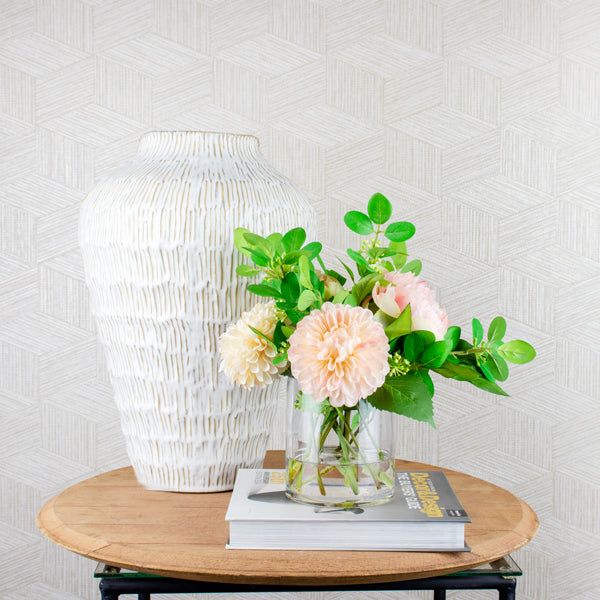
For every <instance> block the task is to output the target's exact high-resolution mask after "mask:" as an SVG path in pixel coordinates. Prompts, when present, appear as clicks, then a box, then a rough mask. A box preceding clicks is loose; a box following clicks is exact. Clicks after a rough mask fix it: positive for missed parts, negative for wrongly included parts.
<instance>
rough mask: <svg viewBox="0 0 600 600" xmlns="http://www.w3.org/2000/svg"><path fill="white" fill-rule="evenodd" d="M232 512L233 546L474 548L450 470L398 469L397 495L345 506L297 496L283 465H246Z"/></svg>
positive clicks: (437, 549)
mask: <svg viewBox="0 0 600 600" xmlns="http://www.w3.org/2000/svg"><path fill="white" fill-rule="evenodd" d="M225 518H226V519H227V520H228V521H229V543H228V545H227V547H228V548H256V549H273V550H275V549H277V550H279V549H294V550H392V551H393V550H403V551H406V550H412V551H421V552H457V551H458V552H464V551H469V550H470V548H469V547H468V546H466V544H465V523H470V522H471V519H470V518H469V517H468V515H467V513H466V512H465V510H464V509H463V507H462V505H461V504H460V502H459V501H458V498H457V497H456V495H455V493H454V491H453V490H452V487H451V486H450V483H449V482H448V479H447V478H446V475H445V474H444V473H443V472H442V471H397V472H396V487H395V493H394V496H393V498H392V499H391V500H390V501H388V502H386V503H384V504H377V505H374V506H364V507H359V508H337V507H318V506H312V505H308V504H299V503H297V502H294V501H292V500H289V499H288V498H287V497H286V495H285V472H284V471H283V470H268V469H240V471H239V472H238V475H237V479H236V482H235V487H234V490H233V493H232V495H231V501H230V503H229V508H228V510H227V515H226V517H225Z"/></svg>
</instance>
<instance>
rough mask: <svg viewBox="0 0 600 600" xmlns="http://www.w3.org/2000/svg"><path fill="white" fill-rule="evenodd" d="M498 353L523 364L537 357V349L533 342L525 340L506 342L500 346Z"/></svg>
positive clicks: (508, 359)
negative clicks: (534, 347)
mask: <svg viewBox="0 0 600 600" xmlns="http://www.w3.org/2000/svg"><path fill="white" fill-rule="evenodd" d="M497 352H498V354H499V355H500V356H501V357H502V358H504V359H505V360H507V361H508V362H511V363H515V364H517V365H523V364H525V363H528V362H529V361H530V360H533V359H534V358H535V350H534V349H533V346H532V345H531V344H528V343H527V342H524V341H523V340H513V341H512V342H506V343H505V344H502V345H501V346H500V347H499V348H498V351H497Z"/></svg>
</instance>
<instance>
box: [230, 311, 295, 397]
mask: <svg viewBox="0 0 600 600" xmlns="http://www.w3.org/2000/svg"><path fill="white" fill-rule="evenodd" d="M278 320H279V310H278V309H277V307H276V306H275V302H273V301H271V302H266V303H260V304H256V305H255V306H254V307H253V308H252V309H251V310H250V311H248V312H245V313H243V314H242V316H241V318H240V319H239V320H238V322H237V323H236V324H235V325H232V326H231V327H229V328H228V329H227V331H225V332H224V333H223V334H222V335H221V337H220V338H219V351H220V353H221V364H220V367H219V368H220V370H221V371H223V372H224V373H225V374H226V375H227V377H229V379H231V380H232V381H234V382H235V383H237V384H238V385H240V386H242V387H244V388H246V389H250V388H251V387H253V386H258V387H260V388H262V387H265V386H266V385H269V384H271V383H273V381H274V379H275V378H276V377H277V376H278V375H279V374H280V373H282V372H283V371H285V369H286V368H287V362H285V361H282V362H280V363H278V364H276V365H275V364H273V359H274V358H275V356H276V352H275V350H274V348H273V347H272V346H271V345H270V344H269V343H268V342H267V340H265V339H263V338H262V337H260V336H259V335H257V334H256V333H254V331H252V329H250V327H253V328H254V329H256V330H257V331H260V332H261V333H262V334H264V335H265V336H266V337H268V338H269V339H273V331H274V330H275V325H276V324H277V321H278ZM249 326H250V327H249Z"/></svg>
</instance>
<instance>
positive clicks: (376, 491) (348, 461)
mask: <svg viewBox="0 0 600 600" xmlns="http://www.w3.org/2000/svg"><path fill="white" fill-rule="evenodd" d="M287 402H288V422H287V427H288V433H287V447H286V495H287V496H288V498H291V499H292V500H295V501H297V502H301V503H305V504H317V505H322V506H333V507H343V508H351V507H355V506H361V505H368V504H380V503H382V502H386V501H387V500H389V499H390V498H391V497H392V495H393V493H394V452H393V450H394V432H395V417H396V415H395V414H393V413H388V412H384V411H380V410H378V409H376V408H374V407H373V406H372V405H371V404H369V403H368V402H367V401H366V400H360V401H359V402H358V404H357V405H356V406H353V407H351V408H348V407H345V406H342V407H340V408H336V407H333V406H331V405H330V404H329V402H328V401H327V400H326V401H324V402H317V401H315V400H314V399H313V397H312V396H310V395H309V394H306V393H304V392H302V390H301V389H300V386H299V384H298V381H297V380H296V379H294V378H293V377H289V378H288V382H287Z"/></svg>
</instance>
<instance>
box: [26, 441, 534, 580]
mask: <svg viewBox="0 0 600 600" xmlns="http://www.w3.org/2000/svg"><path fill="white" fill-rule="evenodd" d="M282 466H283V453H282V452H279V451H277V452H269V453H268V454H267V458H266V460H265V467H266V468H277V467H282ZM397 468H398V469H400V470H419V471H423V470H439V467H434V466H430V465H424V464H421V463H415V462H408V461H397ZM443 470H444V471H445V473H446V475H447V477H448V479H449V481H450V483H451V485H452V487H453V488H454V491H455V492H456V495H457V496H458V498H459V500H460V501H461V503H462V505H463V506H464V508H465V509H466V511H467V513H468V514H469V516H470V517H471V519H472V523H471V524H468V525H467V526H466V542H467V544H468V545H469V546H470V547H471V548H472V551H471V552H366V551H334V550H327V551H313V550H310V551H308V550H302V551H296V550H238V549H226V548H225V544H226V542H227V537H228V525H227V522H226V521H225V512H226V510H227V505H228V503H229V498H230V496H231V492H218V493H207V494H191V493H174V492H159V491H150V490H147V489H145V488H144V487H142V486H141V485H140V484H139V483H138V482H137V480H136V478H135V475H134V472H133V469H132V468H131V467H125V468H122V469H116V470H114V471H110V472H108V473H104V474H102V475H98V476H96V477H92V478H90V479H87V480H85V481H82V482H80V483H78V484H76V485H74V486H72V487H70V488H68V489H66V490H65V491H63V492H61V493H60V494H58V495H56V496H55V497H54V498H52V499H51V500H49V501H48V502H47V503H46V504H45V505H44V506H43V508H42V510H41V511H40V513H39V514H38V518H37V523H38V527H39V528H40V530H41V531H42V532H43V533H44V534H45V535H46V536H47V537H48V538H50V539H51V540H52V541H54V542H56V543H57V544H60V545H61V546H64V547H65V548H67V549H69V550H72V551H73V552H76V553H78V554H82V555H83V556H87V557H88V558H91V559H94V560H97V561H100V562H104V563H106V564H109V565H113V566H116V567H125V568H128V569H133V570H136V571H141V572H144V573H151V574H157V575H163V576H167V577H176V578H181V579H194V580H199V581H207V582H226V583H240V584H267V585H270V584H272V585H306V586H311V585H315V586H316V585H324V584H325V585H327V584H329V585H351V584H365V583H376V582H390V581H401V580H406V579H419V578H426V577H434V576H438V575H444V574H447V573H454V572H458V571H464V570H466V569H469V568H472V567H475V566H477V565H481V564H484V563H487V562H490V561H493V560H495V559H498V558H500V557H503V556H505V555H507V554H509V553H510V552H512V551H514V550H517V549H518V548H521V547H522V546H524V545H525V544H527V542H529V541H530V540H531V539H532V538H533V537H534V535H535V534H536V532H537V529H538V520H537V517H536V515H535V513H534V512H533V510H532V509H531V508H530V507H529V506H528V505H527V504H526V503H525V502H523V501H522V500H520V499H519V498H517V497H516V496H514V495H513V494H511V493H510V492H508V491H506V490H504V489H502V488H500V487H497V486H495V485H493V484H491V483H488V482H486V481H483V480H481V479H477V478H475V477H471V476H469V475H465V474H464V473H459V472H456V471H450V470H446V469H443Z"/></svg>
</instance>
